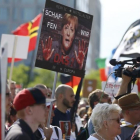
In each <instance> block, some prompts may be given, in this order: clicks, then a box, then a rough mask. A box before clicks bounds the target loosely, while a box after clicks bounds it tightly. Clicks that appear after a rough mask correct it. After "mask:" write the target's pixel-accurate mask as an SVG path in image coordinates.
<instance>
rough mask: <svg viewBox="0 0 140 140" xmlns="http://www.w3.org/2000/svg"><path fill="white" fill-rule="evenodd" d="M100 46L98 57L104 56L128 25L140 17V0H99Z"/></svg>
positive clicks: (119, 38) (109, 51)
mask: <svg viewBox="0 0 140 140" xmlns="http://www.w3.org/2000/svg"><path fill="white" fill-rule="evenodd" d="M100 2H101V7H102V12H101V13H102V16H101V21H102V23H101V48H100V50H101V51H100V57H101V58H106V57H108V56H110V55H111V51H112V50H113V49H114V48H115V47H116V46H117V45H118V44H119V42H120V41H121V39H122V37H123V35H124V33H125V31H126V30H127V29H128V27H129V26H130V25H131V24H132V23H133V22H135V21H136V20H138V19H140V0H100Z"/></svg>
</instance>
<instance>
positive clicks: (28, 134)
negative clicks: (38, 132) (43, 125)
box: [5, 119, 36, 140]
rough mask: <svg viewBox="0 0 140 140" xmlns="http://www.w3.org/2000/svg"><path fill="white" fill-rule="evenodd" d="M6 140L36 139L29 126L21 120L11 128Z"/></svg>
mask: <svg viewBox="0 0 140 140" xmlns="http://www.w3.org/2000/svg"><path fill="white" fill-rule="evenodd" d="M5 140H36V138H35V135H34V133H33V132H32V130H31V128H30V127H29V125H28V124H27V123H26V122H25V121H24V120H22V119H19V120H17V121H16V122H15V123H14V124H13V125H12V126H11V127H10V129H9V130H8V133H7V135H6V138H5Z"/></svg>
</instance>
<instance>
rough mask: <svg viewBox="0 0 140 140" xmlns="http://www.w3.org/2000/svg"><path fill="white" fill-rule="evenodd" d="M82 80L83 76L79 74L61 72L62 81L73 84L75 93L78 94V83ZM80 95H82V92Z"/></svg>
mask: <svg viewBox="0 0 140 140" xmlns="http://www.w3.org/2000/svg"><path fill="white" fill-rule="evenodd" d="M80 80H81V78H80V77H77V76H70V75H68V74H60V81H61V83H62V84H66V85H69V86H71V87H72V88H73V91H74V93H75V94H76V91H77V88H78V85H79V83H80ZM80 95H82V93H80Z"/></svg>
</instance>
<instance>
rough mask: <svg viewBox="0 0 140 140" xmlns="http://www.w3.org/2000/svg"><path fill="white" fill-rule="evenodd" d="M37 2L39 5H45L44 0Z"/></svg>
mask: <svg viewBox="0 0 140 140" xmlns="http://www.w3.org/2000/svg"><path fill="white" fill-rule="evenodd" d="M37 2H38V3H39V4H41V5H45V2H46V0H38V1H37Z"/></svg>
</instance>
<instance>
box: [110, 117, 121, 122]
mask: <svg viewBox="0 0 140 140" xmlns="http://www.w3.org/2000/svg"><path fill="white" fill-rule="evenodd" d="M109 120H114V121H116V122H117V123H120V121H121V119H120V118H116V119H109Z"/></svg>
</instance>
